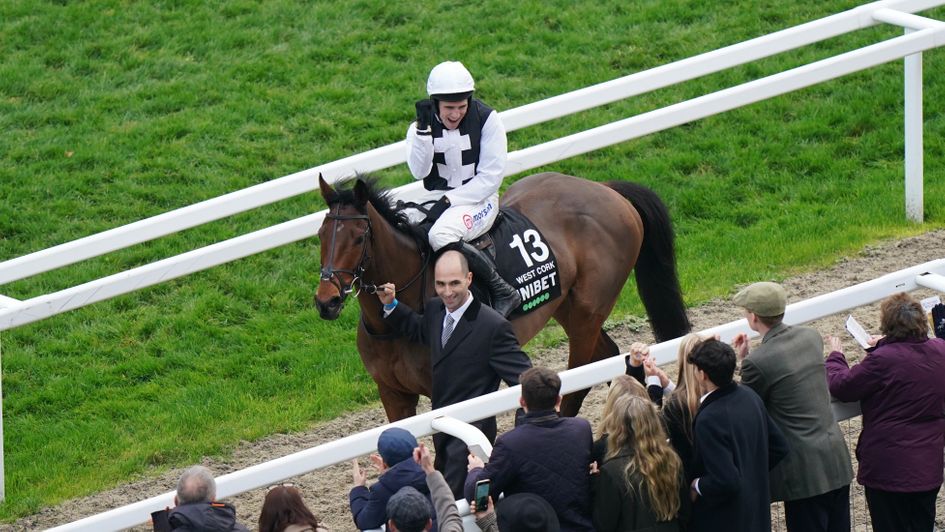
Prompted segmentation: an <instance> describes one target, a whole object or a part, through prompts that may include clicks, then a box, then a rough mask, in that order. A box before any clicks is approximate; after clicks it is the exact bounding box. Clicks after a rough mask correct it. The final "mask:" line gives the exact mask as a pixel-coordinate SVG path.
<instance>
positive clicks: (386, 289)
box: [377, 283, 397, 305]
mask: <svg viewBox="0 0 945 532" xmlns="http://www.w3.org/2000/svg"><path fill="white" fill-rule="evenodd" d="M396 296H397V287H395V286H394V283H385V284H382V285H381V286H378V287H377V298H378V299H380V300H381V303H383V304H384V305H390V304H391V303H393V302H394V299H395V298H396Z"/></svg>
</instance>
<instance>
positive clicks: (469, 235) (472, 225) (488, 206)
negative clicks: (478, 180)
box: [404, 190, 499, 251]
mask: <svg viewBox="0 0 945 532" xmlns="http://www.w3.org/2000/svg"><path fill="white" fill-rule="evenodd" d="M442 197H443V191H442V190H428V191H424V195H423V196H422V197H420V198H417V199H413V201H415V202H416V203H423V202H426V201H436V200H438V199H440V198H442ZM404 212H405V213H406V214H407V217H408V218H409V219H410V223H418V222H420V221H422V220H423V219H424V216H425V215H424V214H423V213H422V212H420V211H418V210H416V209H407V210H405V211H404ZM498 215H499V195H498V194H493V195H491V196H489V197H488V198H486V200H485V201H483V202H480V203H475V204H472V205H453V206H452V207H450V208H449V209H446V210H445V211H443V214H442V215H441V216H440V218H439V219H438V220H437V221H436V223H434V224H433V227H432V228H431V229H430V246H431V247H433V250H434V251H436V250H438V249H440V248H442V247H443V246H445V245H447V244H452V243H453V242H458V241H460V240H465V241H467V242H468V241H470V240H473V239H475V238H478V237H480V236H482V235H483V234H485V233H486V231H488V230H489V228H490V227H492V224H493V222H495V219H496V217H497V216H498Z"/></svg>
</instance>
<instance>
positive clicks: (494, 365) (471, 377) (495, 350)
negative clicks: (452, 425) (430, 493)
mask: <svg viewBox="0 0 945 532" xmlns="http://www.w3.org/2000/svg"><path fill="white" fill-rule="evenodd" d="M445 315H446V307H445V306H444V305H443V301H441V300H440V299H439V298H434V299H430V300H429V301H427V304H426V306H425V307H424V312H423V315H422V316H421V315H420V314H417V313H416V312H414V311H413V309H411V308H410V307H409V306H407V305H405V304H403V303H398V304H397V306H396V307H395V308H394V310H393V312H391V313H390V315H389V316H388V317H387V319H388V320H389V321H390V322H391V323H392V324H393V325H394V326H395V327H396V328H397V329H398V330H399V331H400V332H401V333H402V334H403V335H404V336H406V337H407V338H409V339H410V340H411V341H413V342H416V343H421V344H424V345H426V346H427V347H429V348H430V359H431V360H430V361H431V363H432V365H433V397H431V398H430V399H431V402H432V403H433V405H432V406H433V408H434V409H436V408H440V407H444V406H448V405H451V404H454V403H458V402H460V401H465V400H467V399H473V398H475V397H479V396H480V395H485V394H487V393H492V392H494V391H496V390H498V389H499V381H500V380H503V381H505V383H506V384H508V385H509V386H514V385H516V384H518V376H519V375H521V373H522V372H523V371H525V370H526V369H528V368H530V367H532V363H531V361H529V359H528V356H526V355H525V353H524V352H522V349H521V347H519V345H518V339H517V338H516V337H515V333H514V332H513V331H512V325H511V324H510V323H509V322H508V320H506V319H505V318H503V317H502V316H500V315H499V314H498V313H497V312H496V311H494V310H492V309H491V308H489V307H487V306H485V305H483V304H482V303H480V302H479V300H477V299H473V301H472V303H470V305H469V308H467V309H466V312H464V313H463V317H462V318H461V319H460V320H459V323H458V324H456V328H455V329H454V330H453V334H452V335H450V339H449V341H448V342H447V343H446V345H445V346H441V345H440V337H441V335H442V333H443V317H444V316H445ZM493 422H494V419H493Z"/></svg>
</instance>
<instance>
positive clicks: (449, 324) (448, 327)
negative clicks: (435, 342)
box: [442, 314, 456, 346]
mask: <svg viewBox="0 0 945 532" xmlns="http://www.w3.org/2000/svg"><path fill="white" fill-rule="evenodd" d="M454 323H456V322H455V320H453V315H452V314H447V315H446V324H445V325H443V338H442V340H443V343H442V345H444V346H445V345H446V342H448V341H449V339H450V335H451V334H453V324H454Z"/></svg>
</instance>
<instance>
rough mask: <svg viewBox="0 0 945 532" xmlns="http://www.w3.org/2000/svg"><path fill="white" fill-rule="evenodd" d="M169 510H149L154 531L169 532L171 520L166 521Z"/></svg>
mask: <svg viewBox="0 0 945 532" xmlns="http://www.w3.org/2000/svg"><path fill="white" fill-rule="evenodd" d="M170 513H171V512H170V510H167V509H164V510H158V511H156V512H151V522H152V524H153V525H154V532H171V530H172V529H171V522H170V521H168V517H169V516H170Z"/></svg>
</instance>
